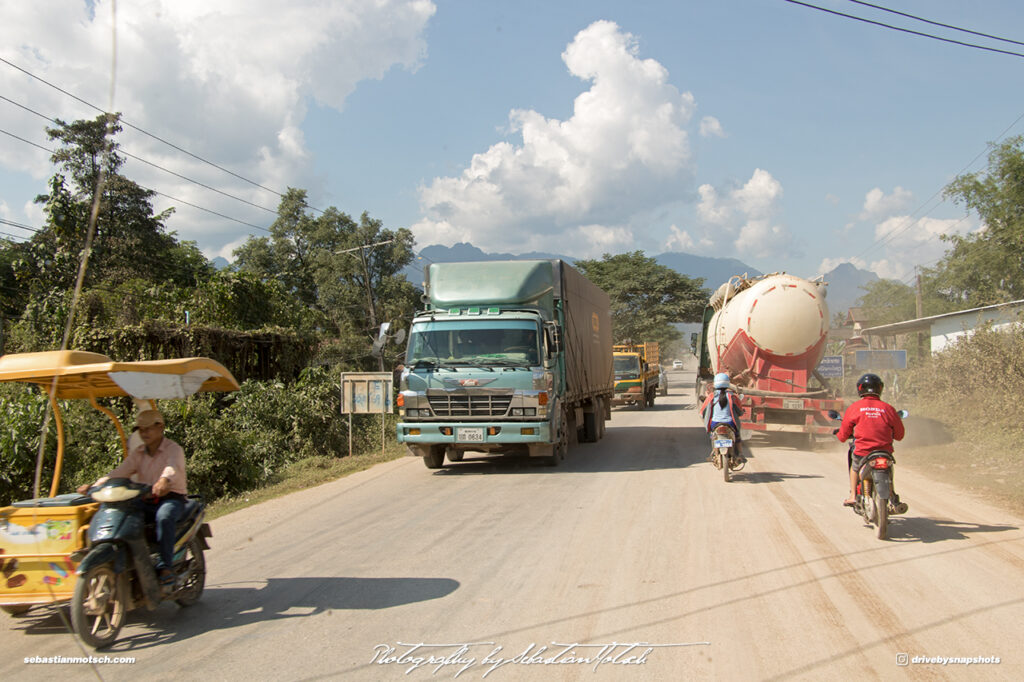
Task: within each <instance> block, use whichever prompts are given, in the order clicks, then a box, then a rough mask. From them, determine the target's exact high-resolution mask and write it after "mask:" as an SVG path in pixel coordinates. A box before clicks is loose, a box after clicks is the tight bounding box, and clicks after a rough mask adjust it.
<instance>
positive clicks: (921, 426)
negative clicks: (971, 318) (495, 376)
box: [897, 328, 1024, 515]
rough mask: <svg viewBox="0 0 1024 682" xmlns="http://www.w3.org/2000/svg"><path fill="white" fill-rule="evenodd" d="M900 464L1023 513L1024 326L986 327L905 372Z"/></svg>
mask: <svg viewBox="0 0 1024 682" xmlns="http://www.w3.org/2000/svg"><path fill="white" fill-rule="evenodd" d="M904 387H905V389H907V388H909V391H908V395H905V396H904V398H905V400H901V401H900V402H901V404H902V403H903V402H907V403H908V404H909V407H910V411H911V414H912V416H911V417H910V418H908V420H907V438H906V441H905V443H904V447H902V448H900V449H899V451H898V452H899V453H901V454H900V455H897V456H898V457H899V459H900V462H901V464H903V463H905V464H906V465H908V466H910V467H911V468H914V469H916V470H919V471H921V472H923V473H925V474H926V475H928V476H930V477H933V478H935V479H936V480H940V481H943V482H947V483H951V484H954V485H957V486H959V487H961V488H965V489H967V490H969V491H971V492H973V493H975V494H977V495H979V496H980V497H982V498H984V499H986V500H987V501H989V502H992V503H994V504H998V505H1000V506H1002V507H1005V508H1007V509H1010V510H1011V511H1013V512H1015V513H1017V514H1021V515H1024V454H1022V453H1024V426H1022V424H1021V420H1020V416H1019V413H1020V405H1021V404H1022V402H1024V329H1021V328H1018V329H1016V330H1015V331H1012V332H993V331H990V330H982V331H980V332H978V333H977V334H975V335H974V336H972V337H971V338H970V339H966V340H964V341H962V342H960V343H958V344H957V345H955V346H954V347H952V348H950V349H948V350H946V351H944V352H943V353H941V354H939V355H936V356H935V357H933V358H932V360H931V361H930V362H929V363H928V364H927V365H925V366H923V367H920V368H917V369H914V370H912V371H910V372H908V373H907V374H906V380H905V382H904Z"/></svg>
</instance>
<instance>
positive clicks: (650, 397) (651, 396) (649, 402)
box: [647, 387, 657, 407]
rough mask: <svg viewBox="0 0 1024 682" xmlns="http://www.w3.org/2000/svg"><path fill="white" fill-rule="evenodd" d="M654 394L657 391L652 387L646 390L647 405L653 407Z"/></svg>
mask: <svg viewBox="0 0 1024 682" xmlns="http://www.w3.org/2000/svg"><path fill="white" fill-rule="evenodd" d="M656 394H657V391H655V390H654V387H651V390H650V391H648V392H647V407H654V396H655V395H656Z"/></svg>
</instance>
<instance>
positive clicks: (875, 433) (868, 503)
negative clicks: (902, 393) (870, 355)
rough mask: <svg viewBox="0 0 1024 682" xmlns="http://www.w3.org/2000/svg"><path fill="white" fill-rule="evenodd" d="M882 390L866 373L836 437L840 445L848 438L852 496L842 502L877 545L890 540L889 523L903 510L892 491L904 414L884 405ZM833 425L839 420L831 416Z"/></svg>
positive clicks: (904, 506)
mask: <svg viewBox="0 0 1024 682" xmlns="http://www.w3.org/2000/svg"><path fill="white" fill-rule="evenodd" d="M884 388H885V384H884V383H883V381H882V379H881V377H879V376H878V375H877V374H872V373H867V374H864V375H863V376H861V377H860V379H858V380H857V395H858V397H859V400H857V401H856V402H854V403H852V404H851V405H850V406H849V407H847V408H846V412H845V413H844V414H843V415H842V417H841V420H842V423H841V424H840V426H839V428H838V429H836V431H835V434H836V438H838V439H839V440H840V441H841V442H846V441H847V440H849V439H851V438H852V442H851V443H850V448H849V451H848V452H847V466H848V468H849V476H850V496H849V497H848V498H847V499H846V500H845V501H844V502H843V504H844V506H847V507H852V508H853V510H854V511H855V512H857V513H858V514H860V515H862V516H863V517H864V519H865V520H866V521H867V522H868V523H873V524H875V526H876V527H877V529H878V537H879V539H883V540H884V539H885V538H886V537H887V535H888V517H889V516H890V515H895V514H903V513H905V512H906V511H907V508H908V507H907V504H906V503H905V502H901V501H900V496H899V495H898V494H896V490H895V487H894V479H895V472H894V469H895V465H896V458H895V457H894V456H893V441H897V440H903V436H904V434H905V429H904V426H903V419H902V418H903V417H905V416H907V413H906V411H903V410H900V411H897V410H896V408H894V407H893V406H892V405H890V404H889V403H887V402H885V401H884V400H882V390H883V389H884ZM829 416H831V417H832V418H833V419H839V418H840V415H839V413H838V412H835V411H834V410H832V411H830V412H829Z"/></svg>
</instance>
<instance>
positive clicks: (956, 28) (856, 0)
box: [850, 0, 1024, 45]
mask: <svg viewBox="0 0 1024 682" xmlns="http://www.w3.org/2000/svg"><path fill="white" fill-rule="evenodd" d="M850 2H853V3H856V4H858V5H864V6H865V7H871V8H874V9H877V10H881V11H883V12H889V13H890V14H898V15H899V16H901V17H907V18H908V19H914V20H915V21H920V22H923V23H926V24H931V25H932V26H941V27H942V28H949V29H953V30H954V31H962V32H963V33H970V34H971V35H976V36H981V37H982V38H991V39H992V40H998V41H1001V42H1004V43H1013V44H1014V45H1024V42H1021V41H1019V40H1011V39H1010V38H1000V37H999V36H994V35H991V34H989V33H982V32H981V31H972V30H971V29H969V28H960V27H959V26H953V25H952V24H943V23H942V22H939V21H932V20H931V19H925V18H923V17H919V16H915V15H913V14H907V13H906V12H900V11H897V10H894V9H889V8H888V7H882V6H881V5H873V4H871V3H870V2H863V1H862V0H850Z"/></svg>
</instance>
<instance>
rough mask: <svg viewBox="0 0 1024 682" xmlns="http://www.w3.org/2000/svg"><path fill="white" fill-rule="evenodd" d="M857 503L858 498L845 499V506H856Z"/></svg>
mask: <svg viewBox="0 0 1024 682" xmlns="http://www.w3.org/2000/svg"><path fill="white" fill-rule="evenodd" d="M856 505H857V500H843V506H844V507H855V506H856Z"/></svg>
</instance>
